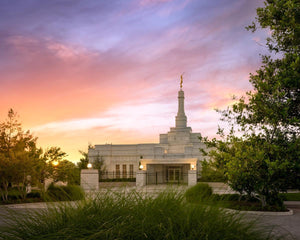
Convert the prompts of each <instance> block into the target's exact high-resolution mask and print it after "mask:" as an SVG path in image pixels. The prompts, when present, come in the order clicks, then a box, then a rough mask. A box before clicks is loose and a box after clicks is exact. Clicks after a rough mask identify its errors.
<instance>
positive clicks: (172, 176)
mask: <svg viewBox="0 0 300 240" xmlns="http://www.w3.org/2000/svg"><path fill="white" fill-rule="evenodd" d="M180 178H181V168H180V167H169V168H168V182H179V181H180V180H181V179H180Z"/></svg>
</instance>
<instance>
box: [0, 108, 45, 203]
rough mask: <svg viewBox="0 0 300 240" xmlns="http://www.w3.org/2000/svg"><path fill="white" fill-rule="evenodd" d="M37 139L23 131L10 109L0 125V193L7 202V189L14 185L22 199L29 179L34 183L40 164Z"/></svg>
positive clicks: (15, 115) (39, 150)
mask: <svg viewBox="0 0 300 240" xmlns="http://www.w3.org/2000/svg"><path fill="white" fill-rule="evenodd" d="M36 140H37V138H35V137H33V136H32V135H31V134H30V132H29V131H26V132H25V131H23V130H22V127H21V124H20V123H19V122H18V119H17V114H16V113H15V112H14V111H13V109H10V110H9V112H8V118H7V120H6V121H4V122H2V123H0V191H1V197H2V199H3V200H7V196H8V187H9V185H10V184H12V185H15V186H16V187H17V188H18V189H19V191H20V193H21V195H22V197H23V198H25V196H26V192H25V188H26V184H27V181H28V180H29V178H28V177H27V176H31V179H30V181H31V182H35V181H36V180H37V179H38V178H37V176H38V174H37V168H38V165H39V163H40V154H41V149H39V148H37V147H36Z"/></svg>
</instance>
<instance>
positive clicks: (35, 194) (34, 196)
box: [26, 191, 41, 198]
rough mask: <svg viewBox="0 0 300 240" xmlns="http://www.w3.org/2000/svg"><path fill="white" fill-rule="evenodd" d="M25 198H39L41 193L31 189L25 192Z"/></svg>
mask: <svg viewBox="0 0 300 240" xmlns="http://www.w3.org/2000/svg"><path fill="white" fill-rule="evenodd" d="M26 197H27V198H41V193H40V192H39V191H32V192H30V193H27V194H26Z"/></svg>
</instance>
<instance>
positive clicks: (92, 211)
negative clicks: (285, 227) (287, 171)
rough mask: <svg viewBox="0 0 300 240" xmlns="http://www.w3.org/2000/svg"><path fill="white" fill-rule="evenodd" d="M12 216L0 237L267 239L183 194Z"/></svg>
mask: <svg viewBox="0 0 300 240" xmlns="http://www.w3.org/2000/svg"><path fill="white" fill-rule="evenodd" d="M26 214H27V215H26V217H25V216H23V217H20V213H18V217H13V215H14V214H10V216H12V217H11V218H12V219H13V221H14V222H15V224H11V225H10V226H8V227H0V232H1V233H2V238H1V236H0V239H7V240H10V239H14V240H15V239H16V240H18V239H107V240H110V239H120V240H121V239H155V240H160V239H173V240H177V239H178V240H179V239H180V240H181V239H187V240H188V239H191V240H192V239H209V240H217V239H231V240H238V239H244V240H250V239H251V240H260V239H270V235H269V233H267V232H266V230H263V228H261V230H258V226H256V225H254V224H255V223H254V222H255V221H252V222H251V221H250V220H247V221H245V220H244V219H243V217H242V215H238V214H234V213H229V212H226V211H224V210H221V209H220V208H216V207H212V206H211V207H206V206H204V205H202V204H201V205H200V204H187V203H186V202H185V201H184V197H183V196H182V194H176V193H172V192H167V193H163V194H160V195H159V196H158V197H156V198H153V197H150V196H149V195H146V196H145V195H141V194H138V193H136V192H125V191H124V192H123V193H113V192H107V193H104V194H101V195H98V196H96V197H94V199H90V200H86V201H82V202H77V205H76V206H74V204H73V205H71V204H68V205H67V204H61V205H59V207H54V208H49V209H47V210H45V211H43V212H39V213H31V214H28V213H26Z"/></svg>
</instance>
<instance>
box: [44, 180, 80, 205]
mask: <svg viewBox="0 0 300 240" xmlns="http://www.w3.org/2000/svg"><path fill="white" fill-rule="evenodd" d="M83 198H84V191H83V190H82V188H81V187H80V186H76V185H68V186H55V185H54V184H53V183H52V184H51V185H50V186H49V188H48V190H47V192H46V194H45V196H44V199H45V200H46V201H74V200H82V199H83Z"/></svg>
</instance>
